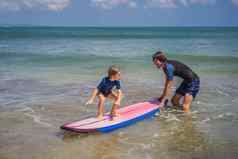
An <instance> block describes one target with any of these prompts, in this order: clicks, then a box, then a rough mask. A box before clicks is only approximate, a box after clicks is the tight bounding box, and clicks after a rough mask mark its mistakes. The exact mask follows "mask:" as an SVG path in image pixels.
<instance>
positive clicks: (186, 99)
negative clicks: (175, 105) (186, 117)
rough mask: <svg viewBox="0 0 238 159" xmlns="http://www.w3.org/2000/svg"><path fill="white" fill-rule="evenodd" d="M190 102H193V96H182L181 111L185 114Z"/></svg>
mask: <svg viewBox="0 0 238 159" xmlns="http://www.w3.org/2000/svg"><path fill="white" fill-rule="evenodd" d="M192 101H193V96H192V95H191V94H189V93H186V94H185V96H184V101H183V110H184V111H185V112H188V111H189V109H190V105H191V103H192Z"/></svg>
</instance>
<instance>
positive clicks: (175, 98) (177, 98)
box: [171, 93, 183, 107]
mask: <svg viewBox="0 0 238 159" xmlns="http://www.w3.org/2000/svg"><path fill="white" fill-rule="evenodd" d="M182 97H183V95H181V94H178V93H176V94H175V95H174V96H173V98H172V100H171V102H172V104H173V106H176V107H177V106H179V105H180V103H179V101H180V99H181V98H182Z"/></svg>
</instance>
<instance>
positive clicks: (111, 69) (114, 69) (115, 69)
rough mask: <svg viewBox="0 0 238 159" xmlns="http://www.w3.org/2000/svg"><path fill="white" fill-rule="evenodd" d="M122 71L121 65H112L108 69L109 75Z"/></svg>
mask: <svg viewBox="0 0 238 159" xmlns="http://www.w3.org/2000/svg"><path fill="white" fill-rule="evenodd" d="M119 72H120V69H119V67H117V66H116V65H112V66H110V67H109V69H108V77H111V76H113V75H116V74H118V73H119Z"/></svg>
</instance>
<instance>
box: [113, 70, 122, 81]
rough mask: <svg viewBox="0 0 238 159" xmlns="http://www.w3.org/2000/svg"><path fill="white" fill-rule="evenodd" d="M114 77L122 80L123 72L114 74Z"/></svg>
mask: <svg viewBox="0 0 238 159" xmlns="http://www.w3.org/2000/svg"><path fill="white" fill-rule="evenodd" d="M113 78H114V79H115V80H120V79H121V73H120V72H118V73H117V74H115V75H113Z"/></svg>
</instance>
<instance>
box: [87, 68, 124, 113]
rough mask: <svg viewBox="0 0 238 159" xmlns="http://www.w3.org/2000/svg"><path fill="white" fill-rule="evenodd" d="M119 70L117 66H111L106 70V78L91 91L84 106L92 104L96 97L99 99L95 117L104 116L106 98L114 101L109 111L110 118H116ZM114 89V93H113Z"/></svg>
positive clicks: (119, 91)
mask: <svg viewBox="0 0 238 159" xmlns="http://www.w3.org/2000/svg"><path fill="white" fill-rule="evenodd" d="M120 78H121V77H120V70H119V68H118V67H117V66H114V65H113V66H111V67H109V69H108V76H106V77H104V78H103V79H102V81H101V82H100V83H99V85H98V86H97V88H95V89H94V90H93V93H92V95H91V97H90V99H89V100H88V101H87V103H86V105H88V104H92V103H93V101H94V99H95V98H96V96H97V97H98V99H99V102H98V113H97V117H98V118H102V117H103V115H104V104H105V100H106V99H107V98H109V99H112V100H114V102H113V106H112V109H111V117H112V118H113V117H115V116H118V114H117V112H116V111H117V108H118V107H119V106H120V102H121V97H122V91H121V85H120ZM114 88H116V91H114Z"/></svg>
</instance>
